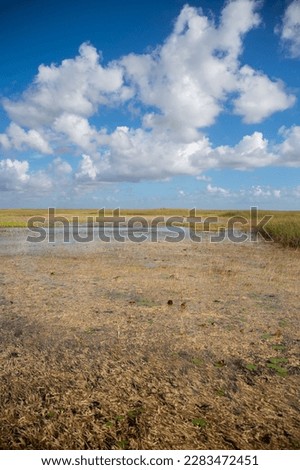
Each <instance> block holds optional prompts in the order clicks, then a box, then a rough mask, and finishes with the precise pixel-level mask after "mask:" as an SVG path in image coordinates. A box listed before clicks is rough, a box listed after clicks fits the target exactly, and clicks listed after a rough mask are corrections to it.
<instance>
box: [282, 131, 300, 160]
mask: <svg viewBox="0 0 300 470" xmlns="http://www.w3.org/2000/svg"><path fill="white" fill-rule="evenodd" d="M280 133H281V134H282V136H283V138H284V141H283V142H282V143H281V144H280V145H278V146H276V151H277V153H278V155H279V159H280V163H281V164H285V165H286V166H291V167H300V126H293V127H291V128H289V129H287V128H282V129H280Z"/></svg>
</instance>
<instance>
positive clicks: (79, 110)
mask: <svg viewBox="0 0 300 470" xmlns="http://www.w3.org/2000/svg"><path fill="white" fill-rule="evenodd" d="M122 85H123V77H122V70H121V68H120V67H118V66H117V65H114V64H110V65H108V66H107V67H102V65H101V64H100V56H99V54H98V52H97V51H96V49H95V48H94V47H93V46H91V45H89V44H87V43H84V44H82V45H81V46H80V49H79V55H78V56H77V57H75V59H67V60H63V61H62V63H61V65H59V66H56V65H54V64H52V65H50V66H45V65H41V66H40V67H39V71H38V74H37V76H36V77H35V80H34V82H33V84H32V86H31V87H29V88H28V90H26V91H25V92H24V94H23V96H22V97H21V99H20V100H18V101H11V100H8V99H6V100H4V103H3V104H4V108H5V110H6V112H7V113H8V115H9V117H10V118H11V120H12V121H14V122H15V123H17V124H19V125H21V126H24V127H33V128H35V127H39V126H43V125H50V124H52V122H53V121H54V119H55V118H56V117H58V116H60V115H61V114H62V113H70V114H76V115H78V116H82V117H88V116H91V115H92V114H93V113H94V112H95V111H96V110H97V109H98V106H99V105H104V104H108V103H109V102H110V100H113V99H121V100H123V99H126V98H128V97H130V95H131V92H130V90H128V89H127V88H126V87H122Z"/></svg>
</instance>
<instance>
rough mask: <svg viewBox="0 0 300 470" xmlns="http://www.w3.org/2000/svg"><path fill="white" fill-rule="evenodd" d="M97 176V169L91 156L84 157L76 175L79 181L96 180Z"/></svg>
mask: <svg viewBox="0 0 300 470" xmlns="http://www.w3.org/2000/svg"><path fill="white" fill-rule="evenodd" d="M96 176H97V168H96V166H95V164H94V162H93V160H92V159H91V157H90V156H89V155H85V154H83V155H82V159H81V162H80V164H79V171H78V172H77V173H76V178H77V179H78V180H83V181H84V180H92V181H93V180H95V179H96Z"/></svg>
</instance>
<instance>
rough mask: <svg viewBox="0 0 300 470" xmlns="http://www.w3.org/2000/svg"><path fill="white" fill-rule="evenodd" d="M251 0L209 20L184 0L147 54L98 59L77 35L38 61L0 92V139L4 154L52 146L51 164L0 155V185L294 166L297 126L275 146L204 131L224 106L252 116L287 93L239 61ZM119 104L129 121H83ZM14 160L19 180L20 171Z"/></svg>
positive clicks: (258, 136) (278, 105)
mask: <svg viewBox="0 0 300 470" xmlns="http://www.w3.org/2000/svg"><path fill="white" fill-rule="evenodd" d="M293 3H298V2H293ZM259 4H260V2H257V1H255V0H232V1H229V2H227V3H226V4H225V7H224V9H223V11H222V13H221V16H220V18H219V19H216V21H214V20H213V19H210V18H208V17H207V16H205V15H204V14H203V12H202V10H201V9H196V8H193V7H190V6H188V5H186V6H185V7H184V8H183V9H182V11H181V13H180V14H179V16H178V18H177V20H176V22H175V25H174V29H173V32H172V33H171V34H170V36H169V37H168V38H166V40H165V42H164V43H163V44H162V45H161V46H158V47H157V48H156V49H155V50H154V51H153V52H151V53H147V54H129V55H126V56H124V57H122V58H121V59H119V60H117V61H114V62H111V63H109V64H107V65H105V66H104V65H102V63H101V60H102V58H101V54H100V53H99V52H97V50H96V49H95V48H94V47H93V46H92V45H90V44H88V43H84V44H82V45H81V46H80V49H79V54H78V56H77V57H75V58H73V59H67V60H63V61H62V63H61V64H59V65H54V64H52V65H50V66H46V65H41V66H40V67H39V70H38V74H37V76H36V77H35V79H34V82H33V83H32V84H31V86H30V87H28V89H27V90H25V92H24V93H23V95H22V96H21V97H20V98H19V99H18V100H9V99H5V100H4V101H3V106H4V108H5V110H6V112H7V114H8V116H9V117H10V119H11V120H12V122H11V124H10V125H9V126H8V128H7V129H6V131H5V133H2V134H0V146H1V148H2V150H3V152H7V154H8V156H11V154H12V153H16V152H24V151H27V152H29V151H30V150H34V151H35V152H39V153H41V154H44V155H53V161H52V164H51V165H50V166H49V168H48V169H47V170H44V172H40V173H38V174H37V173H34V172H32V171H30V169H29V167H28V162H18V160H15V161H13V160H10V159H6V160H2V161H1V163H2V165H3V167H1V168H2V170H1V171H2V181H4V178H5V177H6V178H7V181H8V182H7V187H14V186H13V182H12V175H14V178H15V179H16V185H17V186H18V185H19V186H20V185H21V186H22V184H23V186H22V187H23V188H24V187H25V186H26V187H27V188H29V187H30V184H31V183H32V182H33V181H35V182H36V181H37V179H38V177H39V178H40V182H41V183H40V186H41V187H42V185H43V186H44V188H45V190H47V188H48V189H52V188H53V187H58V185H59V182H60V183H61V185H62V186H64V187H68V185H70V187H71V183H73V185H74V187H76V185H80V186H81V187H82V186H83V185H86V186H87V187H88V186H95V185H96V184H99V183H101V182H106V181H140V180H144V179H164V178H168V177H172V176H176V175H183V174H184V175H199V174H200V175H201V173H202V172H203V171H205V170H208V169H211V168H235V169H240V170H247V169H252V168H258V167H264V166H268V165H272V164H280V165H289V166H298V165H299V157H298V155H299V154H300V152H299V149H300V138H299V128H298V127H294V128H292V129H290V130H285V133H284V135H283V139H284V141H283V142H282V143H281V144H279V145H277V146H271V145H270V144H269V142H268V141H267V140H266V139H265V138H264V136H263V135H262V133H260V132H254V133H252V134H251V135H246V136H245V137H244V138H242V139H241V141H240V142H238V143H237V144H236V145H235V146H225V145H223V146H222V145H220V146H218V147H214V145H213V144H212V142H211V141H210V140H209V139H208V137H207V136H206V135H205V129H206V128H207V127H208V126H211V125H212V124H214V123H215V122H216V120H217V118H218V116H219V115H220V114H221V113H222V112H224V111H226V112H227V113H228V114H229V113H230V112H233V113H235V114H237V115H239V116H241V118H242V119H243V120H244V121H245V122H246V123H250V124H254V123H259V122H261V121H262V120H264V119H266V118H268V117H269V116H270V115H272V114H273V113H275V112H277V111H283V110H284V109H287V108H289V107H290V106H292V105H293V104H294V102H295V98H294V97H293V96H292V95H290V94H288V92H287V91H286V90H285V88H284V84H283V83H282V82H280V81H279V80H275V79H270V78H269V77H268V76H267V75H265V74H264V73H263V72H261V71H258V70H254V69H253V68H252V67H250V66H249V65H243V64H242V63H241V62H242V52H243V40H244V36H245V35H246V34H247V33H248V32H249V31H250V30H251V29H253V28H255V27H257V26H258V25H259V23H260V16H259V13H258V7H259ZM257 103H259V106H258V105H257ZM127 105H128V108H129V109H130V106H131V107H132V106H134V107H135V108H136V109H138V112H139V113H140V114H139V117H140V124H139V125H138V126H137V128H129V127H128V126H124V125H119V124H120V123H118V122H117V123H116V126H115V128H114V129H113V130H112V131H108V130H107V129H105V128H103V129H98V128H97V127H96V126H95V125H94V124H92V123H91V121H90V118H92V117H93V116H94V115H95V114H96V113H99V114H100V115H101V112H102V109H103V108H104V107H106V108H107V107H123V108H122V109H123V110H124V109H125V106H127ZM61 149H64V150H63V151H64V152H68V153H72V154H73V155H74V156H77V157H78V155H82V157H81V159H80V160H79V161H78V163H77V164H76V163H75V164H74V165H73V166H75V167H76V169H75V170H74V171H73V170H72V168H71V166H70V165H69V164H68V163H67V162H66V161H64V160H63V159H62V158H61V157H59V158H58V156H59V155H61V153H60V152H62V150H61ZM3 162H5V163H3ZM8 162H11V163H8ZM14 162H17V163H14ZM25 163H26V165H27V166H26V168H25V166H24V165H25ZM19 164H21V165H23V166H22V168H23V171H24V175H25V176H26V175H27V182H26V181H25V180H24V181H22V180H21V179H20V173H18V172H17V168H19V166H18V165H19ZM9 165H12V166H9ZM19 171H20V170H19ZM25 176H24V177H25ZM25 179H26V178H25ZM25 183H26V184H25ZM29 183H30V184H29ZM36 184H38V183H36ZM19 186H18V187H19ZM1 187H2V188H4V187H5V185H4V184H3V183H2V186H1ZM1 187H0V188H1ZM207 191H208V192H210V193H211V194H213V193H215V194H217V193H218V194H222V191H223V188H219V187H215V186H212V185H210V184H209V185H208V186H207ZM224 191H226V190H224ZM225 194H226V193H224V192H223V195H225Z"/></svg>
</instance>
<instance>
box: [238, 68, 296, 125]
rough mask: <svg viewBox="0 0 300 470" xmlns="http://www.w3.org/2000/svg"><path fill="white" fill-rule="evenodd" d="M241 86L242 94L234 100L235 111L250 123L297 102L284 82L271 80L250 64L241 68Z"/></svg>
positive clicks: (261, 119)
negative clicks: (288, 92)
mask: <svg viewBox="0 0 300 470" xmlns="http://www.w3.org/2000/svg"><path fill="white" fill-rule="evenodd" d="M239 88H240V91H241V94H240V96H239V97H238V98H236V99H235V100H234V111H235V113H236V114H238V115H240V116H243V117H244V121H245V122H246V123H248V124H253V123H257V122H261V121H263V120H264V119H265V118H267V117H268V116H270V115H271V114H273V113H275V112H276V111H284V110H285V109H287V108H290V107H291V106H293V105H294V104H295V102H296V98H295V97H294V96H292V95H287V94H286V92H285V91H284V85H283V83H282V82H280V81H271V80H270V79H269V78H268V77H267V76H266V75H265V74H263V73H261V72H256V71H255V70H253V69H252V68H251V67H249V66H248V65H245V66H244V67H242V68H241V70H240V79H239ZM258 103H259V104H258Z"/></svg>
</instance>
